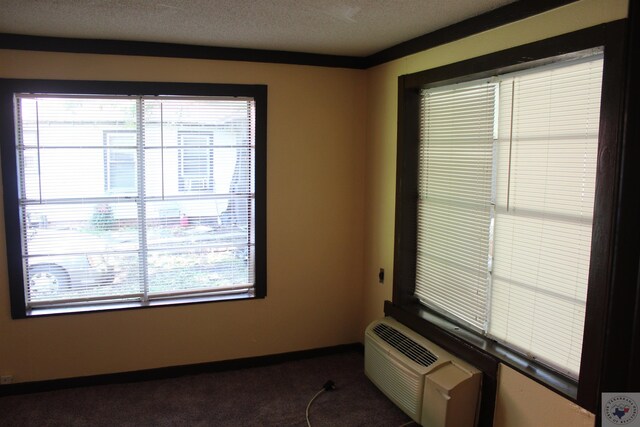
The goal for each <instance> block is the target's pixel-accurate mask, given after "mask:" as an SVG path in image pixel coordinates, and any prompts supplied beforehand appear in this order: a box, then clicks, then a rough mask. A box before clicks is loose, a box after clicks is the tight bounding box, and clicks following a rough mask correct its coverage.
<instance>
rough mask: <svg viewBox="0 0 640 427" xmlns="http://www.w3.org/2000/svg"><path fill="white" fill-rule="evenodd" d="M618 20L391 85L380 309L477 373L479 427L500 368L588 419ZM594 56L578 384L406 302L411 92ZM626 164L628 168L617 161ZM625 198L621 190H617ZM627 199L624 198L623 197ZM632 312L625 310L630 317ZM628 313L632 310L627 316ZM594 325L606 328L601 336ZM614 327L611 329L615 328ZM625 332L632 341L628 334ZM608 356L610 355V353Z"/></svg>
mask: <svg viewBox="0 0 640 427" xmlns="http://www.w3.org/2000/svg"><path fill="white" fill-rule="evenodd" d="M625 30H626V20H619V21H615V22H611V23H607V24H602V25H598V26H595V27H590V28H587V29H584V30H580V31H576V32H573V33H569V34H565V35H561V36H557V37H553V38H549V39H545V40H542V41H538V42H534V43H530V44H526V45H522V46H518V47H515V48H512V49H507V50H504V51H500V52H497V53H493V54H488V55H485V56H481V57H476V58H472V59H469V60H465V61H462V62H458V63H454V64H451V65H446V66H442V67H438V68H435V69H430V70H426V71H422V72H418V73H414V74H410V75H404V76H400V77H399V79H398V148H397V181H396V223H395V249H394V287H393V301H392V302H389V301H386V302H385V314H386V315H389V316H392V317H394V318H396V319H397V320H399V321H400V322H402V323H404V324H406V325H407V326H409V327H411V328H413V329H415V330H416V331H418V332H419V333H421V334H423V335H425V336H426V337H427V338H429V339H431V340H432V341H434V342H435V343H436V344H438V345H440V346H442V347H444V348H446V349H447V350H449V351H451V352H453V353H455V354H457V355H458V356H460V357H462V358H463V359H466V360H467V361H469V362H470V363H473V364H475V365H476V366H478V367H479V368H480V369H482V370H483V372H484V381H483V395H482V403H481V410H480V420H481V425H491V423H492V420H493V410H494V405H495V394H496V387H497V371H498V366H499V364H500V363H503V364H505V365H507V366H510V367H512V368H514V369H516V370H517V371H519V372H521V373H523V374H524V375H526V376H528V377H530V378H532V379H534V380H535V381H537V382H539V383H541V384H543V385H545V386H546V387H548V388H550V389H552V390H554V391H556V392H558V393H560V394H561V395H563V396H565V397H567V398H568V399H570V400H572V401H574V402H576V403H577V404H579V405H580V406H582V407H583V408H585V409H587V410H589V411H591V412H594V413H597V408H598V405H599V398H600V391H601V390H603V384H605V383H606V382H605V381H603V378H602V376H603V375H605V376H606V375H607V370H606V369H605V368H603V366H604V362H605V361H606V360H607V359H608V358H609V357H608V352H607V351H605V350H606V342H607V341H608V340H609V338H608V334H610V333H611V330H610V329H609V328H613V327H615V326H616V325H613V324H611V325H609V324H608V323H607V320H608V319H609V318H610V317H611V314H610V313H609V311H610V306H609V302H610V297H612V296H613V295H614V294H616V293H615V289H616V286H618V287H620V286H622V285H617V282H616V281H615V280H614V277H615V273H616V269H617V268H618V267H617V266H616V262H615V260H616V252H617V250H618V249H619V248H618V247H617V246H616V239H617V238H618V236H617V235H616V232H617V230H618V225H619V224H618V220H617V218H618V217H619V216H620V215H621V211H620V210H621V209H622V205H621V202H620V197H621V194H622V193H621V191H620V187H621V179H622V175H621V168H622V164H623V163H622V162H623V155H624V152H623V151H624V150H623V148H624V147H623V143H622V126H621V125H622V121H623V114H624V108H623V102H624V88H625V87H624V84H622V83H621V82H624V76H625V70H624V63H625V50H624V40H625ZM592 49H602V50H603V51H604V58H605V65H604V75H603V90H602V102H601V118H600V135H599V147H598V177H597V184H596V200H595V206H596V207H595V212H594V226H593V239H592V252H591V253H592V255H591V268H590V272H589V290H588V299H587V317H586V321H585V323H586V325H585V335H584V345H583V352H582V365H581V371H580V377H579V380H578V381H577V382H576V381H573V380H571V379H570V378H568V377H566V376H564V375H562V374H560V373H558V372H556V371H554V370H552V369H550V368H547V367H545V366H543V365H541V364H539V363H536V362H535V361H530V360H528V359H527V358H525V357H523V356H522V355H520V354H518V353H517V352H514V351H512V350H510V349H508V348H506V347H505V346H502V345H500V344H498V343H496V342H495V341H492V340H490V339H488V338H486V337H484V336H482V335H480V334H477V333H475V332H472V331H470V330H467V329H465V327H463V326H461V325H458V324H456V323H454V322H453V321H451V320H449V319H446V318H444V317H442V316H441V315H439V314H437V313H435V312H433V311H431V310H429V309H428V308H426V307H424V306H423V305H421V304H420V303H419V302H418V301H417V299H416V298H415V297H414V290H415V274H416V267H415V260H416V240H417V237H416V229H417V218H416V216H417V176H418V154H417V149H418V146H419V120H418V118H419V100H420V90H421V89H423V88H426V87H430V86H440V85H443V84H451V83H457V82H462V81H469V80H474V79H479V78H484V77H488V76H494V75H498V74H504V73H508V72H512V71H517V70H520V69H526V68H531V67H534V66H537V65H543V64H546V63H550V62H554V61H557V60H559V59H565V58H571V57H572V56H574V55H576V54H577V52H583V51H585V50H592ZM627 161H628V160H627ZM627 191H628V190H627ZM626 196H627V197H630V195H628V194H627V195H626ZM631 308H633V307H631ZM631 312H633V310H631ZM602 325H606V326H605V327H604V328H603V327H602ZM618 326H619V325H618ZM627 331H628V332H629V333H631V332H632V325H628V327H627ZM612 351H613V350H612Z"/></svg>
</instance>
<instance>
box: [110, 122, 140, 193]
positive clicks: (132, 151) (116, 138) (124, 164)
mask: <svg viewBox="0 0 640 427" xmlns="http://www.w3.org/2000/svg"><path fill="white" fill-rule="evenodd" d="M104 140H105V150H104V185H105V190H106V191H107V192H108V193H131V192H133V193H135V192H136V191H137V187H138V186H137V183H136V174H137V173H136V169H137V166H136V146H137V143H136V133H135V132H131V131H121V132H113V131H105V132H104Z"/></svg>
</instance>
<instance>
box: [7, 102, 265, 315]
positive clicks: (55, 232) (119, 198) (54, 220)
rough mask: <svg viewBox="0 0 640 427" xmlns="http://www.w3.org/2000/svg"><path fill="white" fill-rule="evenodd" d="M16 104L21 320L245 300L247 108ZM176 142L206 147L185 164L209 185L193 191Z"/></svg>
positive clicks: (249, 262) (249, 187)
mask: <svg viewBox="0 0 640 427" xmlns="http://www.w3.org/2000/svg"><path fill="white" fill-rule="evenodd" d="M15 102H16V122H17V143H16V155H17V159H18V175H19V176H18V182H19V208H20V216H21V217H20V220H21V232H22V233H21V234H22V259H23V276H24V278H25V297H26V298H25V300H26V305H27V308H37V307H56V306H65V305H66V306H71V305H77V304H87V303H92V304H98V303H127V302H137V303H141V304H146V303H148V302H150V301H152V300H162V299H167V298H174V299H175V298H177V297H191V298H197V297H203V296H213V295H228V294H233V293H249V294H250V293H252V292H253V288H254V265H255V261H254V260H255V251H254V247H255V230H254V228H255V220H254V216H255V214H254V212H255V183H254V164H255V161H254V160H255V144H254V139H255V137H254V127H255V123H254V122H255V102H254V100H253V99H251V98H240V97H226V98H225V97H221V98H218V97H216V98H214V97H180V96H166V97H163V96H152V97H151V96H150V97H145V96H82V95H77V96H76V95H53V94H52V95H29V94H17V95H16V101H15ZM181 132H182V135H183V136H184V135H207V139H206V141H204V142H203V143H202V144H200V145H198V144H199V143H197V144H196V143H195V142H194V144H192V145H191V146H190V148H193V151H192V152H191V153H190V154H189V156H190V157H189V162H190V163H191V164H196V165H205V166H206V168H205V169H206V174H203V179H205V180H206V181H207V182H206V185H199V186H192V187H191V188H190V189H189V190H190V191H188V192H185V191H182V190H183V189H184V187H183V186H182V187H181V182H180V180H179V177H180V176H181V173H180V172H181V168H182V172H184V170H185V168H186V167H187V166H185V164H184V163H185V161H184V159H182V164H181V161H180V156H181V155H183V156H184V153H182V152H181V150H183V149H184V146H183V145H182V144H181V143H182V142H183V141H181V137H180V136H179V135H180V133H181ZM196 154H198V155H199V154H202V156H204V158H203V159H201V160H198V159H195V158H193V157H194V156H195V155H196ZM132 174H133V176H132ZM205 175H206V176H205ZM182 184H183V183H182Z"/></svg>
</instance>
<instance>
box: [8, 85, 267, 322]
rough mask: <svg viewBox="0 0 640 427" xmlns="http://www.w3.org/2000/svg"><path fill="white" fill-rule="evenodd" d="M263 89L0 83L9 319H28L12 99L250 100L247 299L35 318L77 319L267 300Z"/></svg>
mask: <svg viewBox="0 0 640 427" xmlns="http://www.w3.org/2000/svg"><path fill="white" fill-rule="evenodd" d="M267 92H268V91H267V86H266V85H261V84H257V85H248V84H246V85H245V84H210V83H172V82H118V81H87V80H26V79H0V154H1V159H2V187H3V192H4V194H3V198H4V199H3V200H4V221H5V233H6V242H7V265H8V270H9V290H10V301H11V315H12V318H14V319H23V318H28V317H31V316H28V313H26V310H25V295H24V289H23V283H24V280H23V271H22V270H23V269H22V255H21V253H22V249H21V236H20V228H21V227H20V217H19V212H18V208H17V207H18V197H19V195H18V173H17V162H16V152H15V151H16V150H15V144H14V141H15V140H16V133H15V132H16V129H15V119H14V94H15V93H57V94H65V93H68V94H83V93H84V94H101V95H122V94H127V95H130V94H136V95H151V96H153V95H187V96H188V95H192V96H229V97H250V98H253V99H254V100H255V105H256V117H255V150H256V151H255V165H254V167H255V171H254V173H255V184H254V185H255V219H254V220H255V265H254V268H255V284H254V290H253V293H252V294H249V293H243V294H239V297H238V296H234V295H221V296H219V297H210V298H208V297H207V298H205V297H198V296H195V297H192V298H175V299H167V300H164V301H157V302H154V303H153V304H149V305H145V306H141V305H138V304H136V305H131V306H130V305H127V304H121V305H118V306H109V305H106V306H100V305H97V304H96V305H88V306H86V307H83V309H82V310H75V309H69V308H66V309H65V308H61V309H60V310H57V309H56V310H47V311H46V314H41V315H38V316H35V317H42V316H49V315H64V314H76V313H77V314H82V313H91V312H96V311H112V310H123V309H124V310H128V309H147V308H153V307H163V306H167V305H174V304H180V305H182V304H200V303H209V302H221V301H232V300H238V299H242V300H246V299H255V298H265V297H266V295H267V283H266V282H267V241H266V240H267V218H266V215H267Z"/></svg>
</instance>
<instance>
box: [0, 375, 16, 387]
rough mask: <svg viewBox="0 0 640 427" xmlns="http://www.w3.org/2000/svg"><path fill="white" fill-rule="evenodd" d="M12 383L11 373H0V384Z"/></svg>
mask: <svg viewBox="0 0 640 427" xmlns="http://www.w3.org/2000/svg"><path fill="white" fill-rule="evenodd" d="M11 383H13V375H0V384H1V385H6V384H11Z"/></svg>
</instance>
